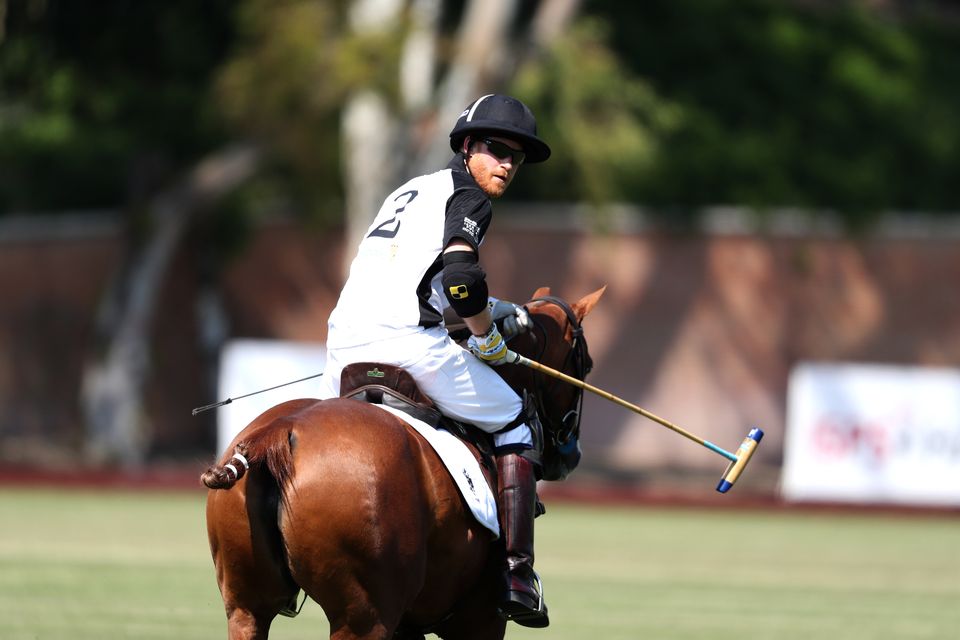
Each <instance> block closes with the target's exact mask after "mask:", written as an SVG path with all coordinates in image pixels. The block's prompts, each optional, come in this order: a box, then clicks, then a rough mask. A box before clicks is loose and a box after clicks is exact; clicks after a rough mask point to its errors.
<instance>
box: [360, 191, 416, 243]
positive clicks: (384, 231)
mask: <svg viewBox="0 0 960 640" xmlns="http://www.w3.org/2000/svg"><path fill="white" fill-rule="evenodd" d="M417 193H419V192H418V191H417V190H416V189H414V190H413V191H405V192H403V193H401V194H400V195H398V196H397V197H396V198H394V200H393V201H394V202H398V201H400V200H401V199H403V198H406V200H405V201H404V203H403V206H401V207H400V208H399V209H395V210H394V212H393V217H391V218H390V219H389V220H385V221H384V222H381V223H380V224H378V225H377V227H376V228H375V229H374V230H373V231H371V232H370V233H369V234H368V235H367V237H368V238H394V237H396V235H397V233H399V232H400V214H401V213H403V210H404V209H406V208H407V205H408V204H410V203H411V202H413V199H414V198H416V197H417Z"/></svg>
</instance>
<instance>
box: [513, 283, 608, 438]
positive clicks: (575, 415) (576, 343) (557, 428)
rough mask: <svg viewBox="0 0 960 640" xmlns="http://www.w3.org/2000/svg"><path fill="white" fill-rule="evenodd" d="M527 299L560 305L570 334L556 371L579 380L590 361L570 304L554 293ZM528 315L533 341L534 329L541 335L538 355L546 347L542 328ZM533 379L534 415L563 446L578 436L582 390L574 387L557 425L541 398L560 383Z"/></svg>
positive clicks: (553, 379) (552, 379)
mask: <svg viewBox="0 0 960 640" xmlns="http://www.w3.org/2000/svg"><path fill="white" fill-rule="evenodd" d="M530 302H531V303H532V302H546V303H549V304H553V305H556V306H558V307H560V309H561V310H562V311H563V313H564V315H565V316H566V318H567V322H568V323H569V324H570V329H571V333H572V335H573V345H572V347H571V349H570V351H569V352H568V353H567V357H566V358H565V359H564V362H563V366H562V367H561V368H560V370H561V371H570V372H572V375H573V376H574V377H575V378H577V379H579V380H583V379H585V378H586V377H587V374H588V373H590V371H591V369H593V360H592V359H591V358H590V352H589V350H588V349H587V339H586V338H585V337H584V335H583V327H582V326H581V325H580V320H579V319H578V318H577V316H576V314H575V313H574V312H573V309H572V308H570V305H569V304H568V303H567V302H566V301H565V300H563V299H562V298H557V297H555V296H542V297H539V298H534V299H533V300H531V301H530ZM528 304H529V303H528ZM530 317H531V319H532V320H533V323H534V329H535V331H531V334H532V337H533V340H534V342H537V341H538V338H537V335H536V333H537V331H539V333H540V334H542V336H543V338H542V340H541V342H542V346H541V347H540V353H539V355H538V358H539V357H542V356H543V353H544V352H545V351H546V349H547V344H546V342H547V340H546V330H545V329H544V328H543V327H542V326H541V325H540V323H538V322H537V320H536V317H535V316H534V315H533V314H531V315H530ZM564 329H565V327H564ZM565 333H566V331H563V332H562V335H563V334H565ZM533 380H534V384H533V386H534V390H533V397H534V402H535V404H536V408H537V414H538V415H539V416H540V420H541V422H542V423H543V424H544V427H546V429H545V430H546V431H547V432H549V434H550V437H551V438H552V439H553V440H554V444H556V445H563V444H565V443H567V442H569V441H570V440H571V438H576V437H578V436H579V435H580V417H581V414H582V408H583V389H580V388H578V389H577V392H576V397H575V399H574V402H573V407H572V408H570V409H569V410H568V411H567V412H566V413H565V414H563V417H562V418H560V421H559V424H557V423H556V422H555V421H554V420H553V418H552V417H551V414H550V412H548V411H547V407H546V406H545V405H544V398H549V397H552V395H553V391H554V389H555V388H556V386H557V385H558V384H562V382H561V381H559V380H557V379H555V378H551V379H550V381H551V385H550V386H549V387H547V386H546V384H545V383H546V381H547V379H546V378H544V377H540V378H538V377H534V378H533Z"/></svg>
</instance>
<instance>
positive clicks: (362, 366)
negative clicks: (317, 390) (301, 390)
mask: <svg viewBox="0 0 960 640" xmlns="http://www.w3.org/2000/svg"><path fill="white" fill-rule="evenodd" d="M340 397H341V398H353V399H355V400H362V401H363V402H370V403H373V404H383V405H386V406H388V407H390V408H391V409H398V410H400V411H403V412H404V413H406V414H407V415H409V416H411V417H413V418H416V419H418V420H422V421H423V422H426V423H427V424H428V425H430V426H431V427H433V428H434V429H439V428H442V429H445V430H447V431H449V432H450V433H452V434H453V435H455V436H456V437H458V438H460V439H461V440H463V441H465V442H467V443H469V444H472V445H474V446H475V447H476V448H477V450H478V451H479V452H480V454H481V462H482V463H483V464H486V465H488V466H490V468H493V442H492V438H491V437H490V436H489V434H487V433H484V432H483V431H481V430H480V429H478V428H477V427H475V426H473V425H472V424H466V423H463V422H460V421H458V420H454V419H453V418H450V417H447V416H445V415H443V414H442V413H441V412H440V409H438V408H437V405H436V404H434V402H433V400H431V399H430V398H429V397H428V396H427V395H426V394H425V393H423V391H421V390H420V387H419V386H418V385H417V382H416V380H414V379H413V376H411V375H410V374H409V373H408V372H407V371H405V370H404V369H403V368H401V367H398V366H395V365H392V364H384V363H382V362H354V363H352V364H348V365H347V366H345V367H344V368H343V371H341V373H340Z"/></svg>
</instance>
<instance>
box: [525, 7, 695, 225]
mask: <svg viewBox="0 0 960 640" xmlns="http://www.w3.org/2000/svg"><path fill="white" fill-rule="evenodd" d="M607 31H608V29H607V27H606V26H605V23H604V22H602V21H599V20H596V19H589V20H584V21H581V22H580V23H579V24H578V25H577V26H576V27H575V28H574V29H573V30H571V32H570V33H569V34H567V35H566V36H565V37H563V38H561V39H560V40H559V41H558V42H557V43H556V44H555V45H554V46H553V47H552V48H551V50H550V51H549V52H547V55H545V56H544V57H543V58H542V59H540V60H538V61H536V62H535V63H531V64H529V65H527V66H526V67H525V68H524V69H523V70H521V72H520V74H519V75H518V77H517V79H516V81H515V83H514V86H513V88H512V90H513V92H514V93H516V94H517V95H519V96H522V97H523V99H524V100H525V101H527V102H528V104H529V106H530V107H531V109H532V110H533V112H534V113H536V114H538V116H537V117H538V125H539V126H538V133H539V134H540V135H541V136H543V137H544V139H546V140H548V141H549V142H550V144H551V146H552V150H553V154H552V155H551V159H550V161H549V162H547V163H546V164H544V165H540V166H537V167H536V169H527V170H525V171H524V176H523V180H518V181H517V183H515V184H516V186H514V187H513V189H514V190H515V192H512V193H511V196H514V195H517V194H519V195H520V196H521V197H526V198H529V199H540V200H543V199H546V200H568V201H576V200H580V199H585V200H587V201H588V202H589V203H590V204H591V205H592V206H593V207H594V208H595V210H597V211H599V212H600V213H601V220H602V211H603V207H602V205H603V204H604V203H606V202H610V201H612V200H617V199H620V198H622V197H623V195H624V194H626V193H629V191H630V185H631V183H632V181H633V180H634V179H635V177H636V175H637V174H638V173H643V172H649V171H651V170H652V168H653V164H654V162H655V161H656V159H657V158H658V157H659V155H660V154H661V152H662V150H661V149H660V146H659V145H660V140H662V139H663V138H665V137H666V136H667V135H669V133H670V132H671V131H672V130H673V128H674V127H676V126H677V125H678V124H679V122H680V120H681V115H682V114H681V113H680V109H679V108H678V107H677V106H676V105H674V104H670V103H668V102H666V101H664V100H662V99H661V98H659V97H658V96H657V95H656V94H655V93H654V92H653V91H652V90H651V88H650V86H649V85H648V84H647V83H645V82H644V81H643V80H642V79H640V78H638V77H636V76H631V75H630V74H629V73H628V72H625V71H624V70H623V68H622V66H621V64H620V62H619V60H618V59H617V56H616V54H615V53H614V52H613V51H612V50H611V49H610V47H609V46H608V45H607V40H608V35H607ZM571 78H577V79H578V81H577V82H571Z"/></svg>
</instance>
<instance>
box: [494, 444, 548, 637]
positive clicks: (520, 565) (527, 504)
mask: <svg viewBox="0 0 960 640" xmlns="http://www.w3.org/2000/svg"><path fill="white" fill-rule="evenodd" d="M497 476H498V478H499V494H500V496H499V497H500V500H499V511H500V531H501V533H502V535H503V541H504V544H505V545H506V551H507V592H506V594H504V598H503V600H502V602H501V603H500V615H502V616H503V617H504V618H506V619H507V620H513V621H514V622H516V623H517V624H519V625H522V626H524V627H537V628H539V627H546V626H547V625H548V624H550V619H549V618H548V617H547V606H546V604H544V602H543V588H542V586H541V584H540V577H539V576H538V575H537V574H536V572H535V571H534V570H533V517H534V511H535V507H536V502H537V480H536V477H535V476H534V468H533V463H532V462H530V461H529V460H527V459H526V458H524V457H523V456H521V455H519V454H516V453H507V454H504V455H500V456H497Z"/></svg>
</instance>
